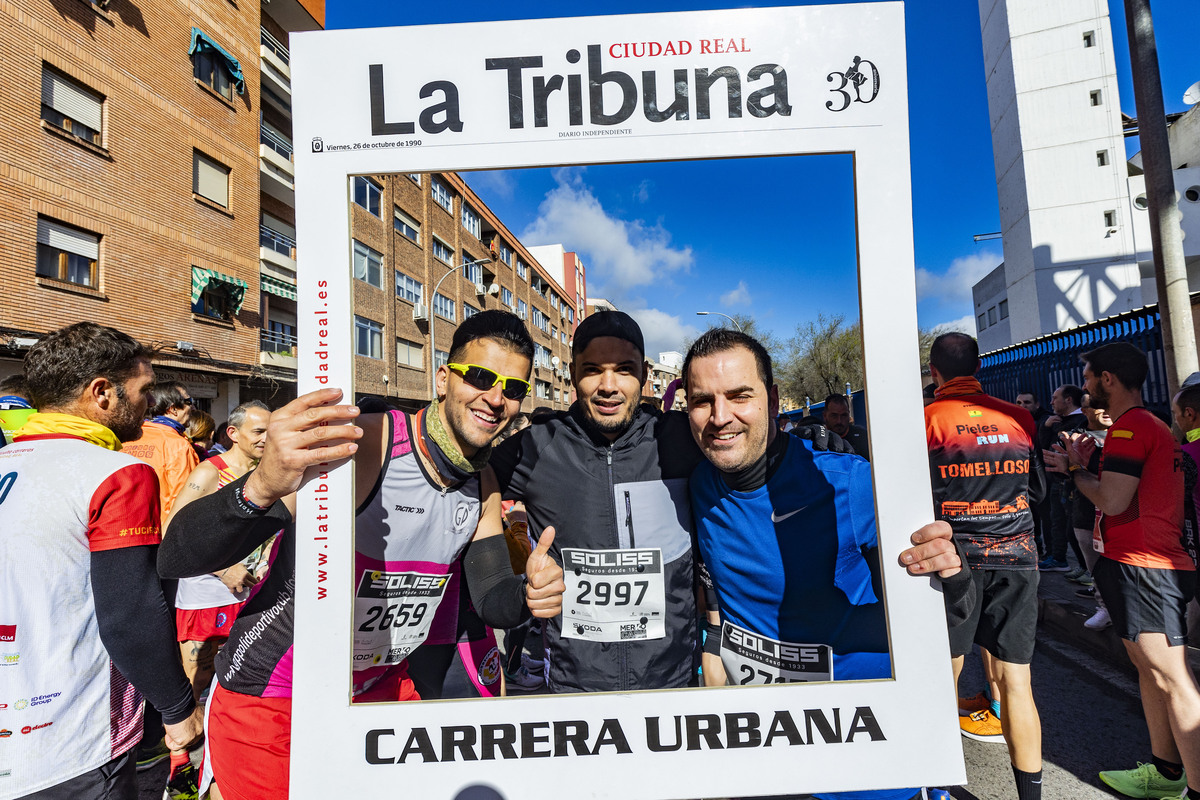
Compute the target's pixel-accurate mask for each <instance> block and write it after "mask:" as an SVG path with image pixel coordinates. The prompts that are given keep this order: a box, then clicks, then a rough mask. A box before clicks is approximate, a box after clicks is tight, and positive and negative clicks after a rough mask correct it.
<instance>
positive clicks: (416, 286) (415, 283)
mask: <svg viewBox="0 0 1200 800" xmlns="http://www.w3.org/2000/svg"><path fill="white" fill-rule="evenodd" d="M423 291H424V287H423V286H422V285H421V282H420V281H419V280H417V279H416V278H410V277H408V276H407V275H405V274H404V273H403V272H397V273H396V297H398V298H399V299H401V300H407V301H408V302H410V303H412V304H413V305H416V304H418V303H420V302H421V294H422V292H423Z"/></svg>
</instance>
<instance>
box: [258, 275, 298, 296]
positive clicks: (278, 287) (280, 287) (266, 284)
mask: <svg viewBox="0 0 1200 800" xmlns="http://www.w3.org/2000/svg"><path fill="white" fill-rule="evenodd" d="M261 277H262V290H263V291H264V292H266V293H267V294H273V295H275V296H276V297H282V298H283V299H285V300H295V299H296V287H295V286H293V285H292V284H290V283H288V282H287V281H281V280H279V279H278V278H272V277H270V276H268V275H263V276H261Z"/></svg>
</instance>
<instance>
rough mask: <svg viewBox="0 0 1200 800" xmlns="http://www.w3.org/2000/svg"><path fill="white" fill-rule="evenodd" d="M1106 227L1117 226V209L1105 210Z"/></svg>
mask: <svg viewBox="0 0 1200 800" xmlns="http://www.w3.org/2000/svg"><path fill="white" fill-rule="evenodd" d="M1104 227H1106V228H1115V227H1117V212H1116V211H1105V212H1104Z"/></svg>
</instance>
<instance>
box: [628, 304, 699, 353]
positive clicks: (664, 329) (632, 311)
mask: <svg viewBox="0 0 1200 800" xmlns="http://www.w3.org/2000/svg"><path fill="white" fill-rule="evenodd" d="M622 310H624V311H626V312H627V313H628V314H629V316H631V317H633V318H634V319H635V320H637V324H638V326H639V327H640V328H641V329H642V336H643V337H644V338H645V340H646V358H648V359H649V360H650V361H655V360H657V359H658V354H659V353H665V352H667V351H668V350H677V351H679V352H683V343H684V342H685V341H690V340H692V339H695V338H696V337H698V336H699V335H700V333H701V331H700V329H699V328H697V327H696V326H695V325H688V324H686V323H684V322H683V320H682V319H681V318H680V317H677V316H674V315H672V314H668V313H667V312H665V311H659V310H658V309H657V308H628V309H622Z"/></svg>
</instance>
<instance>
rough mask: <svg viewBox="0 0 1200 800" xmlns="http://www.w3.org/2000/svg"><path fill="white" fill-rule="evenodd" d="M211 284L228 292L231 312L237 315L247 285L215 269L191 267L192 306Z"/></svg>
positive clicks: (247, 287)
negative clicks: (218, 285) (220, 286)
mask: <svg viewBox="0 0 1200 800" xmlns="http://www.w3.org/2000/svg"><path fill="white" fill-rule="evenodd" d="M212 282H215V283H220V284H223V285H224V288H225V291H227V292H229V299H230V302H232V304H233V308H232V311H233V313H234V314H236V313H238V311H239V310H240V309H241V307H242V299H243V298H244V297H245V296H246V290H247V289H249V288H250V286H249V284H247V283H246V282H245V281H244V280H242V279H240V278H234V277H232V276H230V275H224V274H222V273H220V272H217V271H216V270H215V269H201V268H200V267H192V305H195V304H196V301H198V300H199V299H200V295H202V294H204V290H205V288H207V287H208V284H209V283H212Z"/></svg>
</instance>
